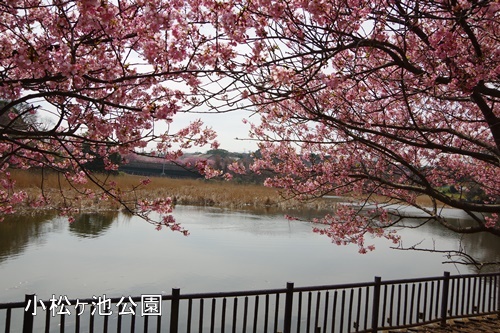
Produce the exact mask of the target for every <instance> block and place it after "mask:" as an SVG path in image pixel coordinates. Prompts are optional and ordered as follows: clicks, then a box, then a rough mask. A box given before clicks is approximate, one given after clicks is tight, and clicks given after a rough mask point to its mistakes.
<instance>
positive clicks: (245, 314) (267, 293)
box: [0, 272, 500, 333]
mask: <svg viewBox="0 0 500 333" xmlns="http://www.w3.org/2000/svg"><path fill="white" fill-rule="evenodd" d="M499 279H500V273H491V274H470V275H457V276H450V274H449V273H448V272H445V273H444V275H443V276H440V277H428V278H416V279H405V280H390V281H389V280H388V281H382V279H381V278H380V277H375V279H374V281H373V282H367V283H351V284H341V285H327V286H315V287H295V286H294V284H293V283H287V286H286V288H283V289H269V290H255V291H239V292H221V293H202V294H181V293H180V290H179V289H172V294H171V295H141V296H137V297H117V298H106V297H105V295H104V296H103V297H101V296H99V297H95V296H94V297H93V298H89V299H75V300H68V299H67V298H65V297H53V298H52V299H51V300H49V301H40V300H37V299H36V296H35V295H26V299H25V301H24V302H18V303H5V304H0V324H3V325H4V328H5V332H21V331H22V332H172V333H175V332H198V333H202V332H210V333H213V332H243V333H245V332H272V333H276V332H284V333H290V332H314V333H316V332H340V333H342V332H378V331H382V330H388V329H397V328H405V327H413V326H419V325H424V324H430V323H439V322H440V323H441V324H443V325H445V324H446V322H447V320H449V319H454V318H463V317H473V316H481V315H492V314H497V315H498V314H500V280H499ZM86 307H87V308H86ZM115 308H116V309H115ZM85 310H86V311H85ZM35 313H36V315H34V314H35ZM14 326H15V327H14Z"/></svg>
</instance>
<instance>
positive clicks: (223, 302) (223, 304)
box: [220, 297, 227, 333]
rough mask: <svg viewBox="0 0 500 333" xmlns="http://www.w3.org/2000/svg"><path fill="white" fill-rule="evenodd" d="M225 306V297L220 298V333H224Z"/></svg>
mask: <svg viewBox="0 0 500 333" xmlns="http://www.w3.org/2000/svg"><path fill="white" fill-rule="evenodd" d="M226 306H227V299H226V298H225V297H224V298H223V299H222V314H221V316H222V317H221V320H220V321H221V328H220V331H221V333H224V332H225V331H226Z"/></svg>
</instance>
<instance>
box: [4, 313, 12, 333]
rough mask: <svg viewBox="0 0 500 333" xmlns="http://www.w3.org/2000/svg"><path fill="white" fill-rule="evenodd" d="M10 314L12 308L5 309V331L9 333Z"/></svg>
mask: <svg viewBox="0 0 500 333" xmlns="http://www.w3.org/2000/svg"><path fill="white" fill-rule="evenodd" d="M11 314H12V308H8V309H7V313H6V314H5V333H10V316H11Z"/></svg>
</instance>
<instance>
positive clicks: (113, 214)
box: [69, 211, 118, 238]
mask: <svg viewBox="0 0 500 333" xmlns="http://www.w3.org/2000/svg"><path fill="white" fill-rule="evenodd" d="M117 217H118V212H117V211H110V212H102V213H88V214H81V215H80V216H78V217H76V218H75V221H74V222H73V223H71V224H70V225H69V231H70V232H71V233H73V234H74V235H76V236H77V237H82V238H96V237H99V236H102V235H103V234H104V233H106V231H107V230H108V229H109V227H110V226H111V224H112V223H113V221H115V220H116V218H117Z"/></svg>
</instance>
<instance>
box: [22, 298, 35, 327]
mask: <svg viewBox="0 0 500 333" xmlns="http://www.w3.org/2000/svg"><path fill="white" fill-rule="evenodd" d="M35 298H36V297H35V294H31V295H28V294H26V295H24V317H23V333H32V332H33V313H35V310H36V299H35Z"/></svg>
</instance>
